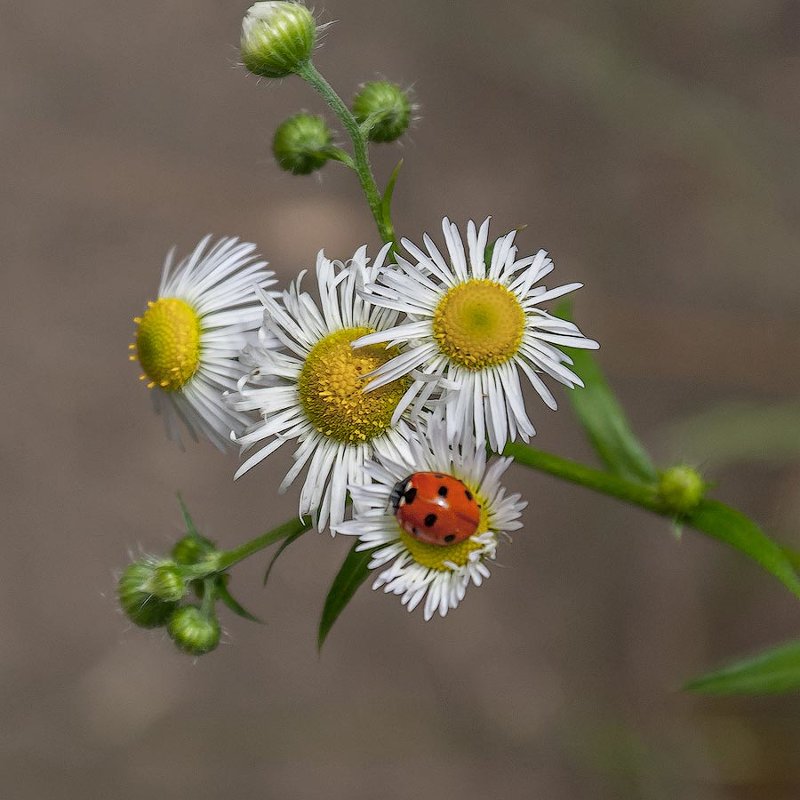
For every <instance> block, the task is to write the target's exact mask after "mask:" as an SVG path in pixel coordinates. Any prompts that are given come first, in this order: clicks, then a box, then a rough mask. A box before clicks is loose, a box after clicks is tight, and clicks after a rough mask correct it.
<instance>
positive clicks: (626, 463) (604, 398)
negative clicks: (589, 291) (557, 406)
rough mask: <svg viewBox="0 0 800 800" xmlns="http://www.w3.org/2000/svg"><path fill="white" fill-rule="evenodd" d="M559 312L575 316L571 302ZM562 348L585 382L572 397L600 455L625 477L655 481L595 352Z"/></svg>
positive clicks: (559, 313)
mask: <svg viewBox="0 0 800 800" xmlns="http://www.w3.org/2000/svg"><path fill="white" fill-rule="evenodd" d="M556 316H559V317H562V318H563V319H568V320H569V319H572V314H571V308H570V304H569V303H567V302H565V303H561V304H560V305H559V306H558V308H557V309H556ZM562 349H563V350H564V351H565V352H566V353H567V354H568V355H569V356H570V358H572V361H573V367H572V369H573V371H574V372H575V374H576V375H578V376H579V377H580V378H581V380H582V381H583V383H584V388H583V389H581V388H577V389H575V390H574V391H571V392H569V400H570V403H571V404H572V408H573V409H574V410H575V413H576V414H577V416H578V419H579V420H580V422H581V425H583V428H584V430H585V431H586V434H587V435H588V437H589V441H590V442H591V443H592V447H594V449H595V451H596V452H597V455H598V456H599V457H600V459H601V460H602V462H603V463H604V464H605V465H606V467H608V469H609V470H610V471H611V472H613V473H615V474H616V475H619V476H620V477H622V478H628V479H629V480H637V481H643V482H644V483H654V482H655V481H656V480H658V472H657V471H656V468H655V467H654V466H653V463H652V461H651V460H650V457H649V456H648V455H647V452H646V451H645V449H644V447H643V446H642V445H641V443H640V442H639V440H638V439H637V438H636V436H635V435H634V433H633V431H632V430H631V427H630V425H629V424H628V420H627V418H626V417H625V412H624V411H623V410H622V407H621V406H620V404H619V403H618V402H617V399H616V398H615V397H614V393H613V392H612V391H611V387H610V386H609V385H608V383H607V382H606V380H605V378H604V377H603V373H602V372H601V371H600V368H599V367H598V366H597V362H596V361H595V359H594V356H592V354H591V352H590V351H588V350H577V349H575V348H571V347H565V348H562Z"/></svg>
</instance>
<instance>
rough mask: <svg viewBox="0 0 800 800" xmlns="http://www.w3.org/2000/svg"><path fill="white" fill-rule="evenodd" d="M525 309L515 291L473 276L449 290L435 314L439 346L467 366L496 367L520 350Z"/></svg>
mask: <svg viewBox="0 0 800 800" xmlns="http://www.w3.org/2000/svg"><path fill="white" fill-rule="evenodd" d="M524 332H525V312H524V311H523V309H522V306H521V305H520V302H519V300H517V298H516V296H515V295H514V293H513V292H511V291H509V290H508V289H507V288H506V287H505V286H503V285H502V284H500V283H497V282H496V281H490V280H487V279H478V278H473V279H471V280H468V281H466V282H465V283H459V284H458V285H456V286H453V288H452V289H449V290H448V291H447V293H446V294H445V295H444V297H442V299H441V300H440V301H439V305H438V306H436V311H435V312H434V314H433V336H434V338H435V339H436V342H437V344H438V345H439V349H440V350H441V351H442V353H444V355H446V356H447V357H448V358H449V359H450V360H451V361H454V362H455V363H456V364H458V365H460V366H462V367H464V368H465V369H469V370H473V371H475V372H477V371H478V370H482V369H486V368H487V367H496V366H497V365H498V364H502V363H503V362H505V361H508V360H509V359H510V358H512V357H513V356H514V354H515V353H516V352H517V350H519V346H520V344H522V334H523V333H524Z"/></svg>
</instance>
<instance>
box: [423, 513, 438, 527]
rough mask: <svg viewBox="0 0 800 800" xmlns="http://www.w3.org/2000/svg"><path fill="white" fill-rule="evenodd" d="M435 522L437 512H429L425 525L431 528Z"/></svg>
mask: <svg viewBox="0 0 800 800" xmlns="http://www.w3.org/2000/svg"><path fill="white" fill-rule="evenodd" d="M435 524H436V514H428V516H427V517H425V527H426V528H430V527H432V526H434V525H435Z"/></svg>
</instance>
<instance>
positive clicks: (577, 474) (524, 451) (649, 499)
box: [503, 442, 675, 517]
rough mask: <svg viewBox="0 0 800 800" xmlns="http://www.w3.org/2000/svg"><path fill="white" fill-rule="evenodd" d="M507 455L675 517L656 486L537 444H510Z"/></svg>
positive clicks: (571, 480) (574, 481) (526, 464)
mask: <svg viewBox="0 0 800 800" xmlns="http://www.w3.org/2000/svg"><path fill="white" fill-rule="evenodd" d="M503 455H505V456H511V458H513V459H514V460H515V461H517V462H519V463H520V464H523V465H525V466H526V467H532V468H533V469H538V470H540V471H541V472H546V473H548V474H549V475H555V476H556V477H557V478H561V479H562V480H565V481H570V482H571V483H577V484H579V485H580V486H585V487H586V488H587V489H594V491H596V492H600V494H607V495H610V496H611V497H616V498H618V499H619V500H625V501H626V502H628V503H633V504H634V505H637V506H641V507H642V508H646V509H648V510H649V511H654V512H655V513H656V514H663V515H664V516H670V517H672V516H675V512H674V511H672V510H670V509H669V508H668V507H667V505H666V504H665V503H664V501H663V500H661V498H660V497H659V496H658V490H657V488H656V487H655V486H652V485H648V484H644V483H633V482H632V481H628V480H625V479H624V478H618V477H617V476H616V475H612V474H610V473H608V472H602V471H601V470H599V469H593V468H592V467H586V466H584V465H583V464H579V463H578V462H577V461H571V460H570V459H567V458H561V457H560V456H555V455H553V454H552V453H545V452H544V451H543V450H537V449H536V448H535V447H531V446H530V445H526V444H521V443H520V442H513V443H512V444H507V445H506V447H505V449H504V450H503Z"/></svg>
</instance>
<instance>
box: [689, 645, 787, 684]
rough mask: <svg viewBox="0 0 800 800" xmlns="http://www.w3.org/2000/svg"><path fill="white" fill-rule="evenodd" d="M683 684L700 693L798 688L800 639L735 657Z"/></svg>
mask: <svg viewBox="0 0 800 800" xmlns="http://www.w3.org/2000/svg"><path fill="white" fill-rule="evenodd" d="M683 688H684V689H686V690H688V691H690V692H700V693H703V694H777V693H781V692H792V691H797V690H800V642H790V643H789V644H784V645H781V646H780V647H775V648H773V649H771V650H765V651H764V652H763V653H759V654H758V655H757V656H753V657H751V658H747V659H744V660H742V661H737V662H735V663H733V664H730V665H729V666H727V667H723V668H722V669H720V670H717V671H716V672H710V673H709V674H708V675H703V676H702V677H700V678H695V679H694V680H692V681H689V683H687V684H686V685H685V686H684V687H683Z"/></svg>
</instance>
